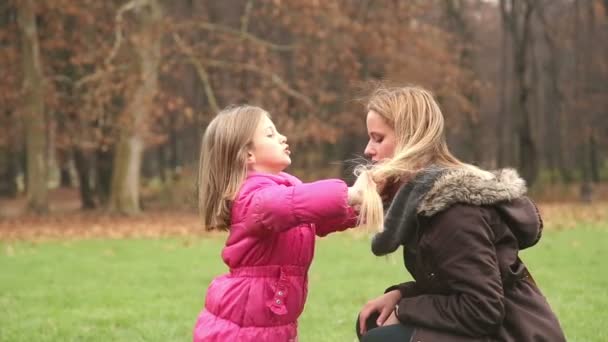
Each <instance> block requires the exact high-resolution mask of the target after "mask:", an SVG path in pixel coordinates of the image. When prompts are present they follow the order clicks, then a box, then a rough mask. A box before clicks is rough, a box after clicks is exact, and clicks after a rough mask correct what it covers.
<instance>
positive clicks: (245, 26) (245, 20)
mask: <svg viewBox="0 0 608 342" xmlns="http://www.w3.org/2000/svg"><path fill="white" fill-rule="evenodd" d="M607 1H608V0H607ZM252 8H253V0H249V1H247V4H246V5H245V13H244V14H243V16H242V17H241V33H246V32H247V31H248V30H249V16H250V15H251V9H252Z"/></svg>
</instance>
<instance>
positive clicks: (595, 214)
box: [0, 202, 608, 241]
mask: <svg viewBox="0 0 608 342" xmlns="http://www.w3.org/2000/svg"><path fill="white" fill-rule="evenodd" d="M539 210H540V212H541V214H542V216H543V220H544V222H545V229H570V228H574V227H575V226H577V225H581V224H593V225H604V226H605V227H606V228H607V229H608V202H599V203H594V204H581V203H545V204H540V205H539ZM351 232H352V234H354V235H356V236H363V235H365V236H369V234H370V232H363V231H351ZM222 234H223V233H209V232H205V231H204V230H203V229H202V228H201V224H200V221H199V217H198V215H197V214H196V213H193V212H187V211H184V212H176V211H159V212H146V213H144V214H142V215H139V216H134V217H126V216H115V215H109V214H105V213H102V212H71V213H64V214H59V213H57V214H51V215H49V216H29V215H26V216H18V217H15V218H10V219H0V240H29V241H32V240H34V241H39V240H58V239H88V238H110V239H121V238H130V237H150V238H158V237H169V236H203V235H204V236H209V235H222Z"/></svg>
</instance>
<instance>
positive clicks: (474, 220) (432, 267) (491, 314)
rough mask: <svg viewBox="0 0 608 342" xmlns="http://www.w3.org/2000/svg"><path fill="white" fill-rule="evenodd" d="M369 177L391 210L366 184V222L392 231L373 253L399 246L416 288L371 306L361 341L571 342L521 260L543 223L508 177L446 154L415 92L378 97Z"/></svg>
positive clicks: (427, 100)
mask: <svg viewBox="0 0 608 342" xmlns="http://www.w3.org/2000/svg"><path fill="white" fill-rule="evenodd" d="M367 109H368V114H367V130H368V135H369V137H370V140H369V143H368V145H367V147H366V149H365V154H366V155H367V156H368V157H370V158H371V159H372V160H373V161H374V162H375V163H374V165H373V166H372V167H371V168H369V169H368V170H367V171H366V172H368V173H369V176H370V177H369V178H370V179H372V180H374V181H375V182H376V183H377V184H378V192H380V195H382V197H383V198H385V199H389V200H390V206H389V208H388V210H387V212H386V215H385V217H384V218H383V217H382V215H378V213H379V212H380V211H381V210H382V208H381V206H380V205H379V203H381V202H380V200H379V196H378V193H377V192H373V191H370V190H371V189H373V188H374V186H375V184H374V183H373V182H369V184H368V191H366V194H365V197H364V200H363V204H362V207H361V215H362V217H363V219H364V220H366V222H367V223H370V224H376V226H378V227H384V229H383V230H382V231H381V232H380V233H378V234H376V236H375V237H374V239H373V241H372V251H373V253H374V254H376V255H385V254H388V253H392V252H394V251H395V250H396V249H397V248H398V247H399V246H403V247H404V248H403V251H404V263H405V267H406V268H407V270H408V271H409V272H410V273H411V275H412V277H413V278H414V281H411V282H406V283H403V284H399V285H394V286H391V287H389V288H388V289H387V290H386V292H385V294H384V295H382V296H380V297H378V298H376V299H373V300H371V301H369V302H368V303H367V304H366V305H365V306H363V308H362V310H361V312H360V314H359V319H358V321H357V334H358V335H359V337H360V339H361V341H368V342H369V341H518V342H522V341H565V337H564V334H563V332H562V329H561V327H560V324H559V322H558V320H557V318H556V316H555V314H554V313H553V312H552V310H551V308H550V307H549V304H548V303H547V301H546V299H545V297H544V296H543V295H542V293H541V292H540V290H539V288H538V287H537V286H536V284H535V282H534V280H533V279H532V276H531V275H530V273H529V272H528V270H527V269H526V267H525V265H524V264H523V262H522V261H521V260H520V259H519V257H518V253H519V251H520V250H522V249H524V248H528V247H531V246H533V245H535V244H536V243H537V242H538V240H539V238H540V236H541V231H542V221H541V218H540V216H539V214H538V211H537V209H536V207H535V206H534V204H533V203H532V202H531V201H530V199H528V198H527V197H526V196H525V193H526V186H525V182H524V180H523V179H521V178H520V177H519V176H518V174H517V172H516V171H514V170H510V169H504V170H499V171H496V172H488V171H484V170H481V169H479V168H477V167H475V166H472V165H468V164H465V163H463V162H461V161H459V160H458V159H457V158H455V157H454V156H453V155H452V154H451V153H450V151H449V150H448V148H447V145H446V140H445V134H444V122H443V116H442V114H441V111H440V109H439V107H438V106H437V103H436V102H435V100H434V98H433V96H432V95H431V94H430V93H429V92H428V91H426V90H424V89H421V88H418V87H403V88H390V89H386V88H382V89H379V90H377V91H376V92H375V93H374V94H373V95H372V96H371V98H370V100H369V103H368V106H367Z"/></svg>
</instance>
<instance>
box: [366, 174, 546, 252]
mask: <svg viewBox="0 0 608 342" xmlns="http://www.w3.org/2000/svg"><path fill="white" fill-rule="evenodd" d="M525 193H526V183H525V181H524V180H523V179H522V178H521V177H520V176H519V175H518V174H517V171H515V170H513V169H501V170H497V171H492V172H490V171H481V170H474V169H469V168H464V167H463V168H441V167H438V166H431V167H428V168H426V169H424V170H422V171H420V172H418V173H417V174H416V176H415V177H414V178H413V179H412V180H411V181H409V182H407V183H406V184H404V185H403V186H401V188H400V189H399V190H398V191H397V194H396V195H395V197H394V198H393V200H392V202H391V204H390V207H389V208H388V210H387V212H386V215H385V221H384V230H383V231H382V232H380V233H378V234H376V236H374V239H373V241H372V251H373V253H374V254H376V255H384V254H388V253H392V252H394V251H395V250H396V249H397V248H398V247H399V246H400V245H404V246H406V247H407V246H408V245H410V244H411V242H413V241H414V240H415V239H416V236H417V235H418V215H421V216H425V217H431V216H433V215H435V214H437V213H439V212H441V211H443V210H446V209H448V208H449V207H451V206H452V205H454V204H457V203H461V204H471V205H477V206H494V207H496V209H497V211H498V212H499V214H500V215H501V217H502V218H503V220H504V221H505V223H507V225H508V226H509V228H510V229H511V230H512V231H513V233H514V235H515V236H516V237H517V238H518V240H519V244H520V248H522V249H523V248H526V247H529V246H531V245H533V244H534V243H536V241H538V239H539V237H540V231H541V228H542V222H541V220H540V216H539V215H538V211H537V210H536V207H535V206H534V204H533V203H532V202H531V201H530V200H529V199H527V198H526V197H525Z"/></svg>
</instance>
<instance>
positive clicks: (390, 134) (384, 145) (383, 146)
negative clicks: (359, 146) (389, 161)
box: [364, 110, 396, 162]
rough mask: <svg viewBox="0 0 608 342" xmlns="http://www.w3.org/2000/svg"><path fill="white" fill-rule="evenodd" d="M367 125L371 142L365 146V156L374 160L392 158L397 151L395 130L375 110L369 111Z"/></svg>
mask: <svg viewBox="0 0 608 342" xmlns="http://www.w3.org/2000/svg"><path fill="white" fill-rule="evenodd" d="M366 125H367V135H368V136H369V142H368V143H367V146H366V147H365V152H364V154H365V156H366V157H368V158H370V159H371V160H372V161H373V162H378V161H380V160H382V159H386V158H391V157H392V156H393V154H394V153H395V145H396V141H395V130H394V129H393V128H392V127H391V126H389V124H388V123H387V122H386V120H385V119H384V118H383V117H382V116H380V114H378V113H376V112H374V111H373V110H370V111H369V112H368V113H367V120H366Z"/></svg>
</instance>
